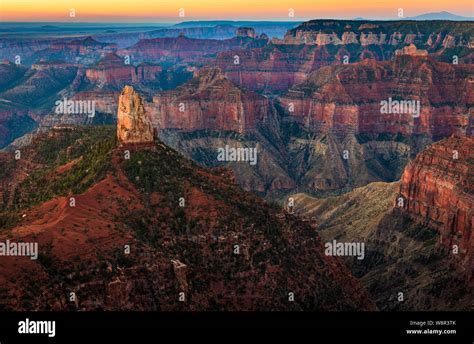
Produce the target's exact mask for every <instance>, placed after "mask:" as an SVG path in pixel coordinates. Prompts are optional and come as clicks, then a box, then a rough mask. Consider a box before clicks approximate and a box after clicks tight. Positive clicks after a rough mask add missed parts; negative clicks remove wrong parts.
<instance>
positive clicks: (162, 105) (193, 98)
mask: <svg viewBox="0 0 474 344" xmlns="http://www.w3.org/2000/svg"><path fill="white" fill-rule="evenodd" d="M151 107H152V110H151V113H152V114H153V121H154V124H155V127H157V128H158V129H186V130H202V129H209V130H230V131H235V132H238V133H243V132H244V131H246V130H249V129H254V128H256V126H257V125H258V124H259V123H261V122H264V121H265V120H266V118H267V116H268V115H269V112H270V102H269V101H268V99H266V98H265V97H263V96H260V95H258V94H256V93H254V92H251V91H248V90H245V89H241V88H240V87H238V86H236V85H235V84H234V83H232V82H231V81H230V80H228V79H227V78H226V77H225V76H224V75H223V74H222V72H221V70H220V69H219V68H210V67H209V68H202V69H200V70H199V71H197V72H196V73H195V76H194V78H193V79H191V80H189V81H188V82H186V83H185V84H184V85H182V86H179V87H178V88H177V89H175V90H171V91H167V92H162V93H159V94H157V95H155V96H154V97H153V104H152V106H151Z"/></svg>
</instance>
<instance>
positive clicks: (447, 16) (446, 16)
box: [408, 11, 474, 20]
mask: <svg viewBox="0 0 474 344" xmlns="http://www.w3.org/2000/svg"><path fill="white" fill-rule="evenodd" d="M408 19H413V20H474V17H464V16H459V15H457V14H453V13H450V12H446V11H442V12H432V13H425V14H420V15H419V16H415V17H410V18H408Z"/></svg>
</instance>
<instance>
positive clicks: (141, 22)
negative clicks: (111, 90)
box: [0, 17, 474, 25]
mask: <svg viewBox="0 0 474 344" xmlns="http://www.w3.org/2000/svg"><path fill="white" fill-rule="evenodd" d="M311 20H352V21H453V22H462V21H473V20H474V17H465V19H464V20H461V19H459V20H452V19H416V18H415V17H406V18H359V17H356V18H334V17H328V18H302V19H299V20H278V19H273V20H272V19H262V20H259V19H191V20H184V21H166V20H163V21H155V22H153V21H110V22H109V21H90V20H88V21H79V20H78V21H54V20H53V21H25V20H21V21H12V20H10V21H1V22H0V25H2V24H68V25H74V24H122V25H123V24H140V25H159V24H169V25H173V24H174V25H176V24H183V23H192V22H199V23H204V22H229V23H232V22H253V23H300V22H306V21H311Z"/></svg>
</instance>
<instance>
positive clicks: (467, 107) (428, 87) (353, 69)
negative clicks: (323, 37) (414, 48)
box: [280, 54, 474, 139]
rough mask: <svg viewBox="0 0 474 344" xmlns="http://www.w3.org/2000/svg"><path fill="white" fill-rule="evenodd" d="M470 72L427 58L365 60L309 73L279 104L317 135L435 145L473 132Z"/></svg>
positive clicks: (473, 97) (473, 85) (473, 96)
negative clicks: (419, 138)
mask: <svg viewBox="0 0 474 344" xmlns="http://www.w3.org/2000/svg"><path fill="white" fill-rule="evenodd" d="M473 71H474V69H473V66H472V65H454V64H448V63H443V62H437V61H434V60H433V59H431V58H429V57H427V56H411V55H407V54H402V55H400V56H397V57H396V58H395V59H394V60H393V61H385V62H378V61H374V60H365V61H362V62H359V63H354V64H349V65H339V66H330V67H324V68H321V69H319V70H317V71H315V72H313V73H312V74H311V75H310V76H309V77H308V78H307V80H305V81H304V82H303V83H301V84H300V85H298V86H296V87H294V88H292V89H291V90H290V91H289V92H288V93H286V94H285V95H283V96H282V97H281V98H280V103H281V105H282V108H283V109H284V111H285V113H286V114H287V115H288V116H291V117H294V118H295V119H296V120H297V121H298V122H299V123H302V124H304V125H305V126H306V127H308V128H310V129H312V130H316V131H317V132H354V133H357V134H363V133H371V134H380V133H392V134H397V133H400V134H403V135H416V134H424V135H427V136H429V137H432V138H434V139H439V138H442V137H447V136H449V135H451V134H453V133H458V134H462V135H466V134H469V133H470V132H471V131H472V129H471V126H472V121H471V116H472V109H473V105H474V83H473V78H474V72H473ZM397 102H399V103H400V104H405V105H406V108H403V109H402V107H401V105H395V104H396V103H397ZM391 105H392V106H391ZM384 106H385V107H384Z"/></svg>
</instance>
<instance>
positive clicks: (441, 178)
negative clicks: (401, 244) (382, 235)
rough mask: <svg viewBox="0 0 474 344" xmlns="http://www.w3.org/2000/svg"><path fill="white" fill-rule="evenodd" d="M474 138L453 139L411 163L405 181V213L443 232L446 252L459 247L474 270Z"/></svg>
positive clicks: (402, 194) (403, 179) (441, 233)
mask: <svg viewBox="0 0 474 344" xmlns="http://www.w3.org/2000/svg"><path fill="white" fill-rule="evenodd" d="M473 164H474V139H472V138H469V137H455V136H453V137H450V138H449V139H446V140H443V141H441V142H439V143H437V144H433V145H431V146H430V147H428V148H427V149H426V150H424V151H423V152H422V153H421V154H419V155H418V156H417V157H416V159H415V160H413V161H411V162H410V163H409V164H408V165H407V167H406V168H405V171H404V173H403V176H402V178H401V183H400V190H399V193H400V196H401V197H403V200H404V204H403V210H404V211H405V212H406V213H407V214H409V215H410V216H411V217H413V218H415V219H424V221H426V222H427V223H428V224H429V225H430V226H431V227H433V228H436V229H437V230H438V232H439V235H440V238H439V241H440V242H441V243H442V244H443V245H444V246H445V248H446V250H447V251H449V250H452V249H453V246H454V245H456V246H457V247H459V257H460V258H461V260H463V264H465V265H467V266H468V267H469V265H470V268H471V269H472V268H474V265H473V264H474V261H473V260H472V255H473V254H474V253H473V252H472V247H473V245H474V166H473Z"/></svg>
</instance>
